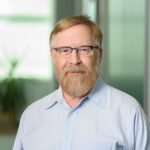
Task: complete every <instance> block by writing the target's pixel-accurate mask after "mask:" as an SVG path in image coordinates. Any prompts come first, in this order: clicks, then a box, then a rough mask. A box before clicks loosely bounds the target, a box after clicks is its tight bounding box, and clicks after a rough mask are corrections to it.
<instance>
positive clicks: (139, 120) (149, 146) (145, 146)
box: [134, 106, 150, 150]
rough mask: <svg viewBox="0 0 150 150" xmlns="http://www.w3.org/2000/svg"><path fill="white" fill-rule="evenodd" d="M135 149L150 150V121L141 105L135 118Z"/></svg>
mask: <svg viewBox="0 0 150 150" xmlns="http://www.w3.org/2000/svg"><path fill="white" fill-rule="evenodd" d="M134 140H135V145H134V147H135V148H134V149H135V150H150V123H149V120H148V118H147V117H146V115H145V113H144V111H143V109H142V108H141V107H140V106H139V107H138V111H137V113H136V115H135V118H134Z"/></svg>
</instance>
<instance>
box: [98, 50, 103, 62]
mask: <svg viewBox="0 0 150 150" xmlns="http://www.w3.org/2000/svg"><path fill="white" fill-rule="evenodd" d="M102 54H103V50H102V48H100V49H99V63H100V62H101V60H102Z"/></svg>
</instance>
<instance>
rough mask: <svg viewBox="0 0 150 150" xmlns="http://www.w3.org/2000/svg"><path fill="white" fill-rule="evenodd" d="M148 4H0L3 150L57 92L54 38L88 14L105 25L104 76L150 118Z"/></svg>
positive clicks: (13, 0) (36, 0) (32, 0)
mask: <svg viewBox="0 0 150 150" xmlns="http://www.w3.org/2000/svg"><path fill="white" fill-rule="evenodd" d="M149 13H150V2H149V0H132V1H131V0H72V1H71V0H21V1H20V0H0V149H1V150H11V149H12V146H13V143H14V139H15V134H16V131H17V127H18V122H19V119H20V116H21V114H22V112H23V110H24V109H25V108H26V107H27V106H28V105H29V104H31V103H33V102H34V101H36V100H37V99H39V98H41V97H43V96H45V95H47V94H49V93H50V92H52V91H54V90H55V89H56V88H57V87H58V84H57V82H56V80H55V77H54V75H53V67H52V64H51V58H50V49H49V34H50V32H51V30H52V28H53V27H54V25H55V23H56V22H57V21H58V20H60V19H62V18H64V17H68V16H73V15H79V14H86V15H89V16H90V17H91V19H92V20H93V21H95V22H97V24H98V25H99V26H100V27H101V29H102V32H103V35H104V40H103V45H102V48H103V60H102V64H101V74H102V76H103V79H104V80H105V81H106V82H107V83H109V84H111V85H112V86H114V87H116V88H119V89H120V90H123V91H125V92H127V93H129V94H130V95H132V96H134V97H135V98H136V99H137V100H138V101H139V103H140V104H141V105H142V107H143V109H144V111H145V112H146V114H147V115H148V117H149V118H150V94H149V92H148V91H149V90H150V77H149V76H150V44H149V40H150V39H149V38H150V29H149V28H150V27H149V26H150V19H149V17H150V16H149Z"/></svg>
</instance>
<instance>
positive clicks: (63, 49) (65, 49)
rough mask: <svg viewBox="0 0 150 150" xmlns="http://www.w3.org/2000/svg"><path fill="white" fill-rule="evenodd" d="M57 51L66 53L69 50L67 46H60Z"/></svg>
mask: <svg viewBox="0 0 150 150" xmlns="http://www.w3.org/2000/svg"><path fill="white" fill-rule="evenodd" d="M59 51H60V53H68V52H70V50H69V48H65V47H64V48H60V49H59Z"/></svg>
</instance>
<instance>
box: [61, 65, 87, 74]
mask: <svg viewBox="0 0 150 150" xmlns="http://www.w3.org/2000/svg"><path fill="white" fill-rule="evenodd" d="M87 71H88V69H87V68H86V67H85V66H83V65H80V66H69V67H66V68H64V72H65V73H69V72H82V73H86V72H87Z"/></svg>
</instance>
